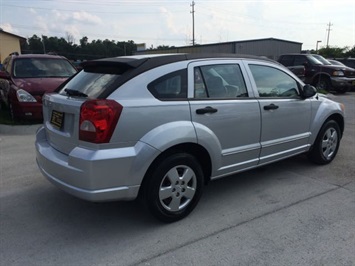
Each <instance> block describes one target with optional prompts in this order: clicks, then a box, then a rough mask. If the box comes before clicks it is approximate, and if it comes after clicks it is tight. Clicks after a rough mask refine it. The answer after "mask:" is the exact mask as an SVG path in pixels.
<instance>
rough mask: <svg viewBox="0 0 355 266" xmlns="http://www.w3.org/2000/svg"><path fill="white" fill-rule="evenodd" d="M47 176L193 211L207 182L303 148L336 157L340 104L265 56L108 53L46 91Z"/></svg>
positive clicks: (171, 212) (43, 162)
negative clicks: (51, 91)
mask: <svg viewBox="0 0 355 266" xmlns="http://www.w3.org/2000/svg"><path fill="white" fill-rule="evenodd" d="M43 115H44V124H43V126H42V127H41V128H40V129H39V130H38V132H37V135H36V151H37V163H38V166H39V168H40V170H41V172H42V173H43V175H44V176H45V177H46V178H47V179H48V180H49V181H51V182H52V183H53V184H55V185H56V186H58V187H59V188H61V189H63V190H64V191H66V192H68V193H70V194H72V195H74V196H76V197H79V198H82V199H85V200H89V201H113V200H133V199H135V198H137V197H138V196H140V197H141V198H142V199H143V201H144V202H145V203H146V204H147V207H148V208H149V210H150V211H151V212H152V214H153V215H154V216H156V217H157V218H158V219H160V220H162V221H165V222H173V221H177V220H179V219H182V218H183V217H185V216H186V215H188V214H189V213H190V212H191V211H192V210H193V209H194V207H195V206H196V204H197V202H198V201H199V199H200V197H201V194H202V190H203V186H204V184H206V183H207V182H209V181H210V180H214V179H217V178H220V177H224V176H227V175H231V174H235V173H238V172H241V171H245V170H248V169H252V168H255V167H259V166H262V165H265V164H269V163H272V162H275V161H279V160H281V159H285V158H288V157H290V156H294V155H297V154H301V153H307V154H308V156H309V158H310V159H311V160H312V161H314V162H315V163H318V164H327V163H329V162H331V161H332V160H333V159H334V157H335V156H336V154H337V151H338V148H339V144H340V139H341V137H342V134H343V131H344V106H343V105H342V104H339V103H336V102H333V101H331V100H329V99H327V98H326V97H324V96H322V95H320V94H317V92H316V90H315V89H314V87H312V86H310V85H305V84H303V82H302V81H301V80H299V79H298V78H297V77H296V76H295V75H294V74H293V73H292V72H290V71H289V70H288V69H287V68H285V67H283V66H282V65H280V64H278V63H276V62H274V61H272V60H268V59H263V58H259V57H249V56H238V55H216V54H215V55H213V54H211V55H200V54H173V55H148V56H131V57H118V58H108V59H101V60H96V61H91V62H86V63H85V64H84V65H83V70H82V71H80V72H79V73H78V74H76V75H75V76H74V77H72V78H71V79H70V80H68V81H67V82H66V83H65V84H63V85H62V86H61V87H60V88H59V89H58V92H57V93H52V94H46V95H45V96H44V97H43Z"/></svg>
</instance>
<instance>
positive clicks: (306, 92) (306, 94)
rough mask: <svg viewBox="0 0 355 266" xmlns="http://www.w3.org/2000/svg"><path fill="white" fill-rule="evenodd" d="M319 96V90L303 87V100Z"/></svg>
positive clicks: (309, 86)
mask: <svg viewBox="0 0 355 266" xmlns="http://www.w3.org/2000/svg"><path fill="white" fill-rule="evenodd" d="M316 94H317V89H316V88H315V87H313V86H312V85H309V84H306V85H304V86H303V89H302V97H303V98H305V99H306V98H310V97H313V96H314V95H316Z"/></svg>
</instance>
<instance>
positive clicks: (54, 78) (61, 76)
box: [0, 53, 77, 120]
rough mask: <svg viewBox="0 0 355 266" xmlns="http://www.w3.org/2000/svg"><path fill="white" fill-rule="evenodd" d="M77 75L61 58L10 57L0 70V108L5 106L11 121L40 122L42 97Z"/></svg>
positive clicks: (34, 55)
mask: <svg viewBox="0 0 355 266" xmlns="http://www.w3.org/2000/svg"><path fill="white" fill-rule="evenodd" d="M76 72H77V70H76V68H75V67H74V66H73V65H72V64H71V63H70V62H69V60H68V59H66V58H65V57H62V56H57V55H41V54H26V55H19V54H17V53H15V54H11V55H9V56H8V57H7V58H5V60H4V62H3V64H2V67H1V70H0V106H1V104H5V105H6V106H8V107H9V108H10V112H11V116H12V118H13V119H14V120H22V119H25V120H41V119H42V118H43V115H42V96H43V94H44V93H46V92H53V91H54V90H55V89H56V88H57V87H58V86H59V85H60V84H62V83H63V82H64V81H65V80H67V79H68V78H69V77H71V76H72V75H74V74H75V73H76Z"/></svg>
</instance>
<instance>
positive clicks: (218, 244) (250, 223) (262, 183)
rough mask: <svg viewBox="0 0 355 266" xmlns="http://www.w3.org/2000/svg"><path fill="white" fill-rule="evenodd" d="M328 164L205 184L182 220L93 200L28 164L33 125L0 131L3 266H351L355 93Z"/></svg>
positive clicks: (274, 168)
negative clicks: (72, 192) (64, 189)
mask: <svg viewBox="0 0 355 266" xmlns="http://www.w3.org/2000/svg"><path fill="white" fill-rule="evenodd" d="M330 97H331V98H333V99H334V100H336V101H339V102H343V103H344V104H345V106H346V130H345V133H344V136H343V139H342V142H341V146H340V149H339V152H338V155H337V157H336V158H335V160H334V161H333V162H332V163H331V164H329V165H325V166H317V165H314V164H312V163H310V162H309V161H308V160H307V158H306V156H304V155H302V156H297V157H294V158H291V159H288V160H284V161H281V162H278V163H275V164H272V165H268V166H265V167H263V168H260V169H256V170H252V171H248V172H244V173H240V174H238V175H234V176H231V177H227V178H224V179H220V180H217V181H214V182H211V183H210V184H209V185H208V186H206V187H205V190H204V194H203V196H202V198H201V201H200V203H199V205H198V206H197V208H196V209H195V210H194V211H193V212H192V213H191V214H190V216H188V217H187V218H186V219H184V220H182V221H179V222H176V223H173V224H162V223H160V222H157V221H156V220H154V219H153V218H152V217H151V216H150V215H149V214H148V213H147V212H146V210H145V209H144V208H143V207H142V206H141V204H140V203H139V202H110V203H90V202H85V201H82V200H80V199H76V198H74V197H72V196H70V195H67V194H66V193H64V192H62V191H60V190H58V189H57V188H55V187H53V186H52V185H51V184H50V183H49V182H48V181H47V180H45V179H44V178H43V176H42V175H41V173H40V172H39V170H38V168H37V165H36V162H35V149H34V139H35V135H34V134H35V131H36V129H37V128H38V126H39V125H33V126H16V127H9V126H4V125H0V264H1V265H317V266H318V265H332V266H333V265H349V266H350V265H355V252H354V250H355V164H354V158H355V93H347V94H345V95H335V96H332V95H331V96H330Z"/></svg>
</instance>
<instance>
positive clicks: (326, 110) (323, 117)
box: [310, 96, 345, 145]
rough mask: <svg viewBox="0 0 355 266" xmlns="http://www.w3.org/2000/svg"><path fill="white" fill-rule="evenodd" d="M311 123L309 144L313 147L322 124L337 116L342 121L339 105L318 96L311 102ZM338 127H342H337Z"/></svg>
mask: <svg viewBox="0 0 355 266" xmlns="http://www.w3.org/2000/svg"><path fill="white" fill-rule="evenodd" d="M312 111H313V114H312V121H311V126H310V129H311V132H312V134H311V136H310V143H311V144H312V145H313V143H314V141H315V140H316V138H317V135H318V132H319V131H320V129H321V127H322V126H323V124H324V123H325V122H326V121H327V120H328V119H329V118H330V117H335V116H338V117H339V119H342V121H344V115H345V114H344V112H343V110H342V108H341V104H340V103H337V102H334V101H331V100H329V99H327V98H325V97H323V96H319V100H315V101H312ZM339 126H340V127H341V126H342V125H339Z"/></svg>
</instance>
